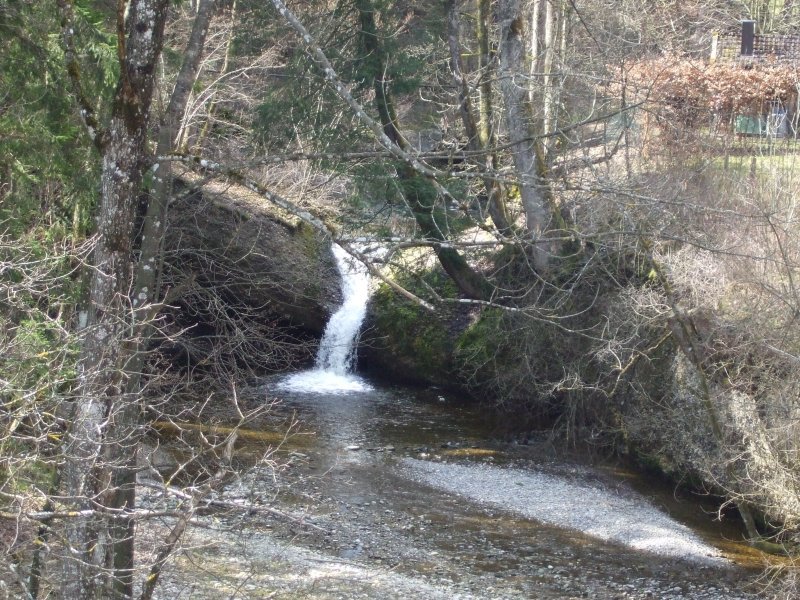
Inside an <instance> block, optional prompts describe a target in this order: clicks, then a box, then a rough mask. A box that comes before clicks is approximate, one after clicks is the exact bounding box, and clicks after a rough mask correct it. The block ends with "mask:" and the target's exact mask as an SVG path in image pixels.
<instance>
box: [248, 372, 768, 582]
mask: <svg viewBox="0 0 800 600" xmlns="http://www.w3.org/2000/svg"><path fill="white" fill-rule="evenodd" d="M309 376H310V377H311V379H309V380H307V381H306V384H305V385H306V387H304V386H303V385H302V384H298V378H297V376H295V378H294V379H293V384H292V385H290V386H288V387H287V386H286V384H285V380H279V379H272V380H268V381H266V382H264V383H263V385H262V386H261V388H260V389H259V392H258V393H260V394H263V395H267V396H269V397H278V398H280V399H281V401H280V403H279V404H277V405H276V407H275V408H274V412H273V418H274V419H275V427H276V428H280V427H283V426H285V424H286V423H288V422H289V421H290V420H296V421H298V422H299V428H298V429H297V431H298V433H297V435H296V436H295V437H293V438H290V439H289V440H288V442H287V444H286V447H285V449H284V452H285V453H286V456H288V457H289V458H290V460H291V462H292V466H291V468H290V469H289V470H288V471H287V472H286V473H285V474H284V475H282V476H281V478H280V482H279V491H278V492H277V494H276V496H275V499H276V502H277V503H278V504H279V505H280V506H283V507H285V509H286V510H291V511H294V513H295V514H302V515H304V517H305V518H307V519H309V520H310V521H311V522H313V523H315V524H316V525H318V526H320V527H322V528H324V529H327V530H329V531H330V532H331V533H330V534H329V535H327V536H322V537H320V536H319V535H308V536H304V535H302V534H298V536H297V537H295V538H293V543H294V544H299V545H301V546H302V545H305V546H306V547H308V548H310V549H314V550H315V551H322V552H324V553H326V554H327V555H329V556H331V557H332V559H338V560H346V561H349V562H354V563H356V564H359V565H364V566H369V567H370V568H377V569H388V570H390V571H391V572H393V573H397V574H403V575H404V576H408V577H411V578H414V579H415V580H419V581H420V582H424V583H425V584H426V585H432V586H434V588H435V589H440V588H441V589H444V590H445V592H443V594H444V597H448V596H452V597H475V598H747V597H752V594H755V593H756V592H757V591H758V590H759V587H758V584H757V583H756V577H757V574H758V572H759V571H760V570H761V567H762V566H763V561H762V557H761V556H760V555H759V554H758V553H756V552H754V551H753V550H751V549H750V548H749V547H748V546H747V545H745V544H743V543H742V542H741V540H742V532H741V530H740V528H739V527H738V525H737V523H736V522H734V521H731V522H719V521H718V520H716V515H715V514H712V513H711V512H710V507H709V506H704V505H703V503H702V502H701V499H699V498H680V497H679V496H678V495H677V494H675V493H674V492H673V490H672V489H671V488H669V487H665V486H664V485H663V484H657V483H654V482H652V481H647V480H645V479H643V478H641V477H638V476H637V475H635V474H634V473H633V472H631V471H629V470H626V469H624V468H621V467H619V466H615V465H602V464H600V465H593V464H591V461H589V460H586V459H582V458H580V457H577V456H570V457H569V458H564V454H563V452H561V451H559V449H558V448H557V447H555V446H553V445H552V444H548V443H547V442H546V438H545V437H543V438H542V440H541V441H540V442H538V443H533V444H530V445H526V446H522V445H515V444H508V443H495V442H492V441H491V439H492V424H491V423H489V422H487V420H486V418H485V417H484V416H483V415H482V414H481V412H480V411H479V410H477V409H476V408H475V407H472V406H469V405H467V404H464V403H463V402H461V399H460V398H458V397H455V396H453V395H450V394H446V393H442V392H440V391H437V390H414V389H407V388H397V387H386V386H381V385H379V384H376V383H368V382H366V381H364V380H360V379H359V378H353V381H351V382H350V383H349V384H346V385H344V386H343V389H337V388H336V386H335V385H333V386H331V385H327V386H323V385H322V384H320V385H319V386H317V385H316V384H314V383H313V382H314V381H315V379H314V377H316V378H317V379H316V380H317V381H319V373H317V374H316V375H313V374H309ZM351 377H352V376H351ZM323 379H324V378H323ZM355 384H357V385H355ZM354 387H355V388H356V389H360V391H353V388H354ZM432 589H433V588H432ZM376 593H377V592H376ZM430 593H432V592H424V593H423V592H420V595H418V596H415V597H420V598H423V597H426V595H430ZM308 597H317V596H314V595H313V594H312V595H310V596H308ZM319 597H327V596H319ZM336 597H343V598H347V597H373V596H372V595H370V594H367V595H358V596H356V595H354V596H348V595H347V594H346V593H345V594H344V595H339V596H336ZM374 597H378V596H374ZM393 597H394V596H393ZM396 597H408V595H407V593H401V594H399V595H398V596H396Z"/></svg>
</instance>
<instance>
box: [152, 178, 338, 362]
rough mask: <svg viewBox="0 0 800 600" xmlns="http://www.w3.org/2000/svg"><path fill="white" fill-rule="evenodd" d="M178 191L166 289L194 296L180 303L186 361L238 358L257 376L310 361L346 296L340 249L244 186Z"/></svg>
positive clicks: (176, 315)
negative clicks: (335, 250) (337, 260)
mask: <svg viewBox="0 0 800 600" xmlns="http://www.w3.org/2000/svg"><path fill="white" fill-rule="evenodd" d="M175 187H176V189H175V197H174V199H173V201H172V203H171V205H170V210H169V221H168V228H169V229H168V236H167V248H166V250H167V252H166V257H167V259H166V260H167V266H166V269H165V272H166V282H165V283H166V286H175V287H181V288H183V289H184V292H183V293H181V294H180V295H179V297H178V300H177V301H176V302H173V303H172V304H174V305H175V304H176V305H177V310H175V311H173V312H172V315H173V319H174V321H173V330H174V331H183V332H185V333H184V334H183V335H182V336H181V338H182V341H181V342H180V343H178V344H177V346H179V347H180V348H181V350H180V352H181V354H186V355H187V356H188V358H189V359H190V360H189V362H191V363H195V364H197V363H203V362H209V361H211V360H220V356H221V355H225V354H226V353H227V354H229V353H231V352H233V353H236V354H238V355H237V356H236V357H235V360H236V361H239V362H241V361H244V362H246V363H248V362H249V363H252V365H255V369H254V370H256V371H258V370H259V369H258V366H259V365H260V366H261V367H262V368H268V369H271V368H280V367H281V366H282V365H286V364H289V363H291V362H292V361H293V360H295V359H297V358H298V357H299V358H300V359H303V358H308V356H310V355H311V353H313V341H314V340H315V339H318V338H319V336H320V335H321V333H322V331H323V330H324V327H325V324H326V323H327V321H328V318H329V317H330V314H331V312H332V311H333V310H334V309H335V307H336V306H337V305H338V303H339V302H340V297H341V292H340V280H339V274H338V271H337V269H336V264H335V260H334V258H333V255H332V253H331V251H330V241H329V240H328V239H326V237H325V236H323V235H321V234H320V233H319V232H318V231H316V230H315V229H314V228H313V227H311V226H309V225H307V224H305V223H303V222H301V221H299V220H297V219H295V218H293V217H292V216H291V215H289V214H287V213H282V212H281V211H280V210H279V209H277V208H276V207H274V206H273V205H271V204H270V203H269V202H268V201H267V200H265V199H263V198H262V197H261V196H260V195H258V194H256V193H254V192H252V191H250V190H248V189H247V188H244V187H242V186H234V185H229V184H222V183H214V182H212V183H208V182H206V183H203V184H202V185H200V184H199V183H198V182H194V181H192V182H190V181H187V180H185V179H184V180H178V181H177V182H176V186H175ZM235 338H241V339H235ZM225 346H227V350H225V349H223V350H220V348H221V347H225ZM293 346H296V348H294V349H293ZM255 354H259V355H260V356H258V357H257V356H254V355H255ZM267 355H269V356H267ZM273 359H274V360H273Z"/></svg>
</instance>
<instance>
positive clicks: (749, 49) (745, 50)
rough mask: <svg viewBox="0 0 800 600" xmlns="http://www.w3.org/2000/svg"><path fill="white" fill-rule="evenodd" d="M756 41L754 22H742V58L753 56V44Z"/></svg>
mask: <svg viewBox="0 0 800 600" xmlns="http://www.w3.org/2000/svg"><path fill="white" fill-rule="evenodd" d="M755 39H756V22H755V21H742V56H753V43H754V42H755Z"/></svg>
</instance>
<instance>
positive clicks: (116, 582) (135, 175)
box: [61, 0, 168, 600]
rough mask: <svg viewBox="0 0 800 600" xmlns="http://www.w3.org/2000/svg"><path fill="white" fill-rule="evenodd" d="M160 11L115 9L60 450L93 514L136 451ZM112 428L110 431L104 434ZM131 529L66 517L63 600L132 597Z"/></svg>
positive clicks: (68, 475)
mask: <svg viewBox="0 0 800 600" xmlns="http://www.w3.org/2000/svg"><path fill="white" fill-rule="evenodd" d="M167 5H168V1H167V0H140V1H139V2H136V3H130V4H127V3H124V2H120V3H119V6H118V11H117V33H118V40H117V49H118V56H119V62H120V80H119V83H118V86H117V90H116V94H115V97H114V102H113V106H112V115H111V119H110V122H109V124H108V127H107V130H106V131H105V132H104V134H103V140H102V145H101V147H102V152H103V157H102V176H101V177H102V179H101V197H100V205H99V208H98V218H97V227H98V233H97V245H96V247H95V250H94V255H93V257H92V272H91V273H92V274H91V281H90V288H89V292H88V303H87V305H86V306H85V307H84V308H83V309H82V310H81V311H80V314H79V321H80V323H79V327H80V328H81V330H82V332H83V337H82V345H81V349H80V359H79V363H78V379H77V389H76V398H75V405H74V409H73V415H72V419H71V426H70V429H69V431H68V432H67V435H66V438H65V444H64V492H65V498H66V501H67V503H68V504H69V505H70V506H71V507H72V508H74V509H75V510H92V509H98V508H99V509H100V510H99V511H98V513H99V514H100V513H102V512H103V510H104V509H108V508H113V507H114V504H119V501H118V500H117V501H115V498H116V494H117V490H116V489H115V485H117V484H118V483H119V481H118V480H117V479H116V477H115V476H114V475H113V474H114V473H115V470H116V469H118V468H120V467H123V468H124V467H125V466H126V465H128V464H129V462H130V457H131V456H134V457H135V447H131V446H130V445H129V444H128V441H129V440H128V438H127V437H126V435H123V436H120V433H121V432H123V431H125V432H127V431H130V430H132V429H135V426H136V423H129V422H126V419H130V418H131V415H132V414H135V413H136V398H135V397H131V396H130V394H128V393H127V389H126V388H127V373H126V367H127V365H126V358H127V357H126V353H125V347H126V345H127V341H126V340H127V338H128V336H129V324H130V318H131V302H130V300H129V294H130V291H131V288H130V286H131V283H132V279H133V264H132V250H133V248H132V239H133V223H134V220H135V219H134V217H135V208H136V204H137V199H138V194H139V189H140V185H141V181H142V167H143V164H144V158H145V156H146V153H147V148H146V136H147V125H148V117H149V113H150V104H151V100H152V96H153V88H154V81H155V71H156V63H157V59H158V57H159V55H160V52H161V46H162V41H163V33H164V24H165V21H166V15H167ZM61 6H62V9H64V10H65V11H69V12H70V13H71V10H72V5H71V3H70V2H69V1H68V0H62V1H61ZM126 7H127V10H126ZM67 26H68V27H71V23H68V24H67ZM131 407H133V410H131ZM112 429H115V430H116V434H115V435H113V436H112V437H111V438H109V432H110V431H111V430H112ZM110 439H113V441H114V443H109V440H110ZM132 494H133V490H132V487H131V489H130V491H129V492H128V493H127V494H126V500H125V501H124V503H122V505H121V506H124V507H125V508H132V503H129V502H130V499H132ZM132 529H133V525H132V523H129V522H128V523H126V522H125V521H124V520H123V521H122V523H118V524H115V525H113V526H112V519H110V518H108V516H106V515H101V516H98V517H95V518H85V517H76V518H74V519H72V520H70V521H69V523H68V524H67V535H66V538H67V542H68V546H69V548H67V549H66V550H65V552H64V556H63V565H62V568H63V575H64V580H63V582H62V587H61V597H63V598H65V599H67V598H68V599H70V600H76V599H77V600H81V599H89V598H95V597H109V596H118V597H123V598H128V597H131V596H132V594H133V571H132V566H133V563H132V560H133V535H132V533H133V531H132ZM108 565H113V570H112V572H111V573H108V572H107V571H105V570H104V567H106V566H108Z"/></svg>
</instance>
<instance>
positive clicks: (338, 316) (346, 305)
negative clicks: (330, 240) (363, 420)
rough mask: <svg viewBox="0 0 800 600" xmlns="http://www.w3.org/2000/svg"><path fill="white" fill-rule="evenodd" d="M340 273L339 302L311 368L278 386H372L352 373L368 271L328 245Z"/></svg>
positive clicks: (323, 389)
mask: <svg viewBox="0 0 800 600" xmlns="http://www.w3.org/2000/svg"><path fill="white" fill-rule="evenodd" d="M332 250H333V256H334V257H335V258H336V266H337V267H338V269H339V273H340V274H341V276H342V297H343V302H342V305H341V306H340V307H339V309H338V310H337V311H336V312H335V313H334V314H333V316H332V317H331V320H330V321H328V324H327V325H326V327H325V333H324V334H323V335H322V340H320V343H319V351H318V352H317V359H316V364H315V368H314V369H312V370H310V371H302V372H300V373H295V374H294V375H290V376H289V377H287V378H286V379H284V380H283V381H281V382H280V383H279V384H278V387H280V388H282V389H286V390H291V391H294V392H310V393H325V394H337V393H338V394H343V393H346V392H362V391H368V390H371V389H372V388H371V387H370V385H369V384H368V383H366V382H365V381H364V380H362V379H361V378H360V377H357V376H356V375H353V373H352V370H353V364H354V362H355V355H356V352H355V350H356V344H357V342H358V332H359V330H360V329H361V324H362V323H363V322H364V317H365V316H366V315H367V301H368V300H369V281H370V278H369V272H368V271H367V268H366V267H365V266H364V265H362V264H361V263H360V262H359V261H357V260H355V259H354V258H353V257H351V256H350V255H349V254H348V253H347V252H345V251H344V250H343V249H342V248H341V247H340V246H337V245H336V244H334V245H333V246H332Z"/></svg>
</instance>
